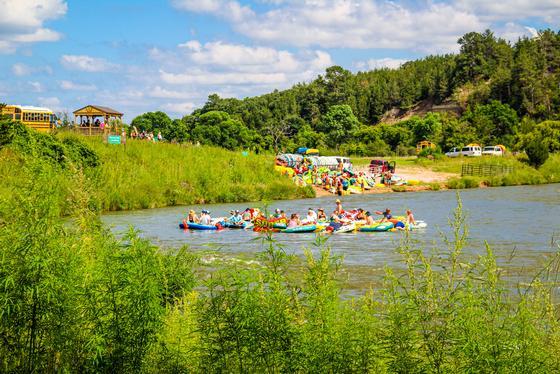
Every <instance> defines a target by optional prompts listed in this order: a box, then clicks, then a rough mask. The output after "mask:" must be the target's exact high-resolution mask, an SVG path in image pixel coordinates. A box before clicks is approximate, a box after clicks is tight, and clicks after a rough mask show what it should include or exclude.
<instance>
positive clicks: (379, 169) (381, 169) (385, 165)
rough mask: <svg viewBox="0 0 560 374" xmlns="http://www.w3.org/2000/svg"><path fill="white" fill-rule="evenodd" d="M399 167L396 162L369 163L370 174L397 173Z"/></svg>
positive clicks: (376, 161)
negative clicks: (396, 168)
mask: <svg viewBox="0 0 560 374" xmlns="http://www.w3.org/2000/svg"><path fill="white" fill-rule="evenodd" d="M396 166H397V164H396V162H395V161H391V162H389V161H385V160H371V162H370V163H369V172H370V173H371V174H383V173H385V172H386V171H390V172H391V173H394V172H395V167H396Z"/></svg>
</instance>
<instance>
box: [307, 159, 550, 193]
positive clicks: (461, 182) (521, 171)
mask: <svg viewBox="0 0 560 374" xmlns="http://www.w3.org/2000/svg"><path fill="white" fill-rule="evenodd" d="M371 159H372V158H356V159H353V163H354V165H355V170H357V171H367V170H368V165H369V162H370V160H371ZM385 159H386V160H389V161H395V162H396V171H395V175H398V176H399V177H401V178H402V179H404V180H408V181H411V180H412V181H414V184H413V185H402V186H386V187H374V188H372V189H370V190H366V191H364V193H365V194H377V193H387V192H417V191H434V190H445V189H464V188H484V187H502V186H521V185H538V184H548V183H559V182H560V154H553V155H551V156H550V157H549V158H548V160H547V161H546V162H545V163H544V164H543V165H542V166H541V167H539V168H538V169H535V168H532V167H530V166H529V165H527V163H525V162H524V161H523V159H522V158H516V157H513V156H507V157H486V156H485V157H477V158H467V157H460V158H448V157H442V158H439V159H432V160H429V159H426V158H416V157H403V158H385ZM463 165H471V166H473V167H475V168H476V167H481V168H484V167H494V168H497V169H501V168H504V169H507V172H496V173H494V174H493V175H484V176H479V175H470V176H469V175H464V176H462V175H461V172H462V167H463ZM315 191H316V194H317V195H318V196H327V195H330V193H328V192H327V191H325V190H323V189H321V188H319V187H315Z"/></svg>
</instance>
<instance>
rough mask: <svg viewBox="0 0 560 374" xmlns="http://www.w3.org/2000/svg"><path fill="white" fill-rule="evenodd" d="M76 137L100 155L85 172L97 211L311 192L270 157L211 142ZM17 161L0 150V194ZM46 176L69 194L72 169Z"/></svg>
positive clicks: (12, 180)
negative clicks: (208, 144)
mask: <svg viewBox="0 0 560 374" xmlns="http://www.w3.org/2000/svg"><path fill="white" fill-rule="evenodd" d="M57 136H58V137H59V138H68V137H75V136H76V135H73V134H59V135H57ZM80 139H81V140H83V141H85V142H86V143H87V144H88V145H90V146H91V147H92V148H93V149H94V150H95V152H97V153H98V155H99V157H100V158H101V160H102V165H101V166H100V167H99V169H97V170H93V171H92V170H90V171H88V172H87V175H86V177H87V178H88V179H89V180H90V182H91V183H93V185H95V186H96V190H97V192H98V193H96V201H97V203H98V204H99V206H100V208H101V209H103V210H129V209H143V208H156V207H164V206H171V205H182V204H193V203H221V202H242V201H247V202H248V201H262V200H279V199H293V198H304V197H313V196H314V192H313V190H312V189H311V188H299V187H296V186H295V185H294V183H293V182H292V181H291V179H289V178H286V177H281V176H280V175H278V174H277V173H276V172H275V171H274V169H273V167H272V165H273V158H272V156H261V155H249V156H247V157H243V156H242V155H241V153H240V152H230V151H227V150H224V149H221V148H215V147H193V146H184V145H177V144H165V143H160V144H153V143H149V142H140V141H129V142H128V144H127V145H126V147H124V146H117V145H107V144H103V143H102V141H101V139H100V138H85V137H80ZM23 162H24V161H23V159H22V158H21V157H19V155H18V153H17V152H14V151H13V150H11V149H10V148H9V147H7V148H4V149H2V150H1V151H0V175H2V176H3V178H2V181H1V183H0V196H9V195H10V194H11V190H12V189H13V188H15V186H18V185H19V184H20V179H21V178H20V177H21V176H20V172H19V168H18V167H17V165H18V163H23ZM14 166H16V167H14ZM52 178H55V179H57V182H56V183H57V185H59V186H64V188H60V189H59V191H58V192H57V193H59V194H61V195H65V197H63V200H64V199H66V200H68V199H69V198H70V195H71V194H72V193H73V192H72V189H73V187H72V184H73V183H74V182H73V181H72V172H71V171H70V170H66V171H64V170H60V171H59V172H57V173H56V174H54V175H53V176H52Z"/></svg>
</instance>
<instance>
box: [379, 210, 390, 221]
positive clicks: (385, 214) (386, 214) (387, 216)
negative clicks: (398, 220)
mask: <svg viewBox="0 0 560 374" xmlns="http://www.w3.org/2000/svg"><path fill="white" fill-rule="evenodd" d="M381 214H383V218H381V221H379V222H381V223H383V222H387V221H389V220H390V219H392V218H393V215H392V214H391V209H389V208H387V209H385V211H384V212H383V213H381Z"/></svg>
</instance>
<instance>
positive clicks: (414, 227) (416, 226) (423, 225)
mask: <svg viewBox="0 0 560 374" xmlns="http://www.w3.org/2000/svg"><path fill="white" fill-rule="evenodd" d="M426 227H428V224H427V223H426V222H424V221H416V223H415V224H413V225H408V226H407V228H408V229H409V230H418V229H425V228H426Z"/></svg>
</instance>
